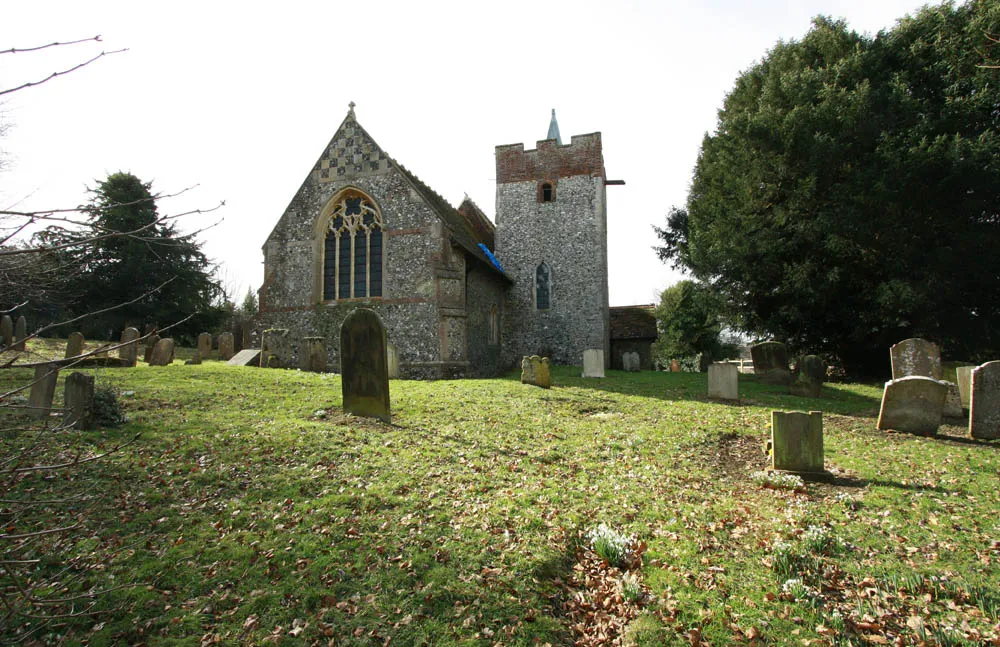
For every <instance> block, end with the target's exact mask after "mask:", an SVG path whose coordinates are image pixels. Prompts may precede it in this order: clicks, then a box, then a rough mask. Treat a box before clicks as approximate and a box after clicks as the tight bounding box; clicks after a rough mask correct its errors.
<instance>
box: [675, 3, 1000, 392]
mask: <svg viewBox="0 0 1000 647" xmlns="http://www.w3.org/2000/svg"><path fill="white" fill-rule="evenodd" d="M998 31H1000V3H996V2H993V1H971V2H968V3H966V4H964V5H961V6H958V7H956V6H954V5H953V4H950V3H946V4H944V5H942V6H939V7H931V8H925V9H923V10H922V11H921V12H920V13H918V14H917V15H916V16H914V17H907V18H904V19H902V20H901V21H900V22H899V23H897V25H896V27H895V28H894V29H892V30H891V31H887V32H881V33H879V34H878V35H877V36H875V37H868V36H863V35H859V34H857V33H856V32H853V31H849V30H848V29H847V27H846V26H845V24H844V23H843V22H837V21H832V20H829V19H826V18H818V19H816V20H815V21H814V25H813V28H812V29H811V30H810V31H809V33H808V34H807V35H806V36H805V37H804V38H803V39H802V41H801V42H794V41H793V42H788V43H779V44H778V45H777V46H775V47H774V49H772V50H771V51H770V52H769V53H768V55H767V56H766V57H765V58H764V60H763V61H761V62H760V63H758V64H756V65H754V66H753V67H751V68H750V69H749V70H747V71H746V72H744V73H743V74H742V75H741V76H740V77H739V79H737V81H736V86H735V88H734V89H733V90H732V91H731V92H730V94H729V95H728V96H727V98H726V101H725V105H724V107H723V109H722V110H721V111H720V112H719V122H718V127H717V130H716V132H715V133H714V134H711V135H706V137H705V139H704V141H703V143H702V149H701V153H700V155H699V158H698V163H697V166H696V169H695V173H694V179H693V182H692V187H691V192H690V195H689V197H688V202H687V205H686V208H685V209H676V208H675V209H673V210H671V213H670V214H669V216H668V219H667V225H666V227H665V228H664V229H659V228H657V234H658V235H659V237H660V239H661V241H662V243H663V245H662V246H661V247H659V248H657V250H658V252H659V254H660V257H661V259H662V260H664V261H665V262H672V263H673V264H674V265H675V266H679V267H684V268H686V269H687V270H689V271H690V272H691V273H692V274H693V275H694V276H695V277H696V278H698V279H701V280H703V281H706V282H708V283H710V284H711V285H712V286H713V287H714V288H715V290H716V291H718V292H719V293H721V294H723V295H724V297H725V299H726V301H727V306H728V308H729V309H730V310H731V312H732V313H734V316H735V318H736V320H737V321H738V323H739V325H740V327H741V328H743V329H745V330H747V331H750V332H753V333H756V334H758V335H762V336H763V335H770V336H774V337H775V338H778V339H782V340H785V341H786V342H788V343H789V344H790V345H791V346H792V347H793V349H795V350H799V351H808V352H826V353H832V354H835V355H836V356H838V357H839V358H840V360H841V361H842V362H843V364H844V366H845V367H846V368H847V369H848V370H849V371H850V372H851V373H853V374H855V375H878V374H881V373H883V372H886V371H888V366H889V362H888V357H887V349H888V347H889V346H890V345H891V344H893V343H895V342H897V341H899V340H901V339H904V338H906V337H912V336H923V337H927V338H930V339H933V340H935V341H937V342H938V343H940V344H941V345H942V347H943V349H944V352H945V353H946V355H948V356H951V357H953V358H960V359H987V358H988V359H994V358H996V357H997V356H1000V254H998V253H997V250H998V249H1000V70H997V69H991V68H990V67H988V66H987V65H985V63H986V62H987V61H990V60H996V55H997V53H998V51H1000V44H998V43H997V42H995V40H993V39H991V38H990V36H989V35H990V34H995V33H997V32H998Z"/></svg>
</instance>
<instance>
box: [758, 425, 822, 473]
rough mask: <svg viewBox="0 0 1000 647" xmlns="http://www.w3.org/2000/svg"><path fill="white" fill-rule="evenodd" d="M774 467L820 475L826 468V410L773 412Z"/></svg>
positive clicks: (772, 459)
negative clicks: (824, 424)
mask: <svg viewBox="0 0 1000 647" xmlns="http://www.w3.org/2000/svg"><path fill="white" fill-rule="evenodd" d="M771 469H774V470H779V471H782V472H793V473H795V474H801V475H803V476H820V475H826V474H828V472H827V471H826V469H825V468H824V467H823V413H822V412H820V411H810V412H809V413H806V412H805V411H772V412H771Z"/></svg>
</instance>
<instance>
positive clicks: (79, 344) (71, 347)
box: [66, 332, 84, 359]
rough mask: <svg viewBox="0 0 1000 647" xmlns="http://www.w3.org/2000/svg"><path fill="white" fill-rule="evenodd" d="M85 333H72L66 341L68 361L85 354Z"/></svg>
mask: <svg viewBox="0 0 1000 647" xmlns="http://www.w3.org/2000/svg"><path fill="white" fill-rule="evenodd" d="M83 341H84V340H83V333H79V332H71V333H70V334H69V337H68V338H67V339H66V359H69V358H70V357H76V356H78V355H82V354H83Z"/></svg>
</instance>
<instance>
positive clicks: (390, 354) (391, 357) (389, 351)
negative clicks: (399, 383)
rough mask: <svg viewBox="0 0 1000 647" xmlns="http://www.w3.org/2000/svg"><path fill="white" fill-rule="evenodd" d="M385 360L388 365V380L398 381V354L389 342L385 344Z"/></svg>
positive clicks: (393, 345)
mask: <svg viewBox="0 0 1000 647" xmlns="http://www.w3.org/2000/svg"><path fill="white" fill-rule="evenodd" d="M385 358H386V361H387V362H388V363H389V379H390V380H398V379H399V353H398V352H397V351H396V346H395V344H393V343H392V342H391V341H389V342H386V344H385Z"/></svg>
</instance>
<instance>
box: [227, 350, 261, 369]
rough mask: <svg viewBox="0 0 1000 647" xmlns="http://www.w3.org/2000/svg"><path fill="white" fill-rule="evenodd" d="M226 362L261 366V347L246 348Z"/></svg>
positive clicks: (232, 364)
mask: <svg viewBox="0 0 1000 647" xmlns="http://www.w3.org/2000/svg"><path fill="white" fill-rule="evenodd" d="M226 363H227V364H229V365H230V366H260V349H259V348H244V349H243V350H241V351H240V352H238V353H236V354H235V355H233V356H232V358H231V359H230V360H229V361H228V362H226Z"/></svg>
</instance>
